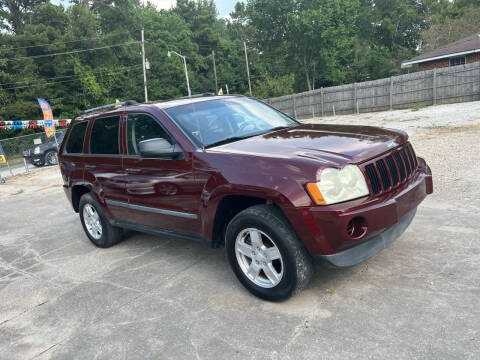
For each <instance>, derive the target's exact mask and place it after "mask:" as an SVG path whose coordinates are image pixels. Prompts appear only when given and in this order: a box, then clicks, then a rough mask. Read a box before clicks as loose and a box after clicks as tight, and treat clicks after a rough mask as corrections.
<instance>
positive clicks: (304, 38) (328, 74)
mask: <svg viewBox="0 0 480 360" xmlns="http://www.w3.org/2000/svg"><path fill="white" fill-rule="evenodd" d="M358 7H359V2H358V1H357V0H341V1H338V0H251V1H250V2H248V5H247V11H248V15H249V18H250V21H251V24H252V26H253V27H254V28H255V38H256V39H255V40H256V42H257V43H258V48H259V50H260V51H262V52H263V51H265V52H269V53H273V54H276V56H277V57H281V58H284V59H285V60H286V61H288V62H289V64H290V67H292V68H296V71H295V75H296V77H297V78H300V79H303V81H305V82H306V85H307V88H308V90H311V89H312V72H313V69H314V67H315V68H316V69H317V71H318V74H319V78H320V79H319V80H320V82H321V83H322V84H332V83H339V82H342V81H343V80H345V78H346V76H347V73H348V63H349V62H351V60H352V59H353V51H352V49H353V38H354V35H355V32H356V20H357V16H358Z"/></svg>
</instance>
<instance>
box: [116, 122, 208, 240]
mask: <svg viewBox="0 0 480 360" xmlns="http://www.w3.org/2000/svg"><path fill="white" fill-rule="evenodd" d="M153 138H163V139H165V140H167V141H168V142H170V143H171V144H174V143H175V139H173V137H172V136H171V135H170V134H169V133H168V132H167V131H166V130H165V129H164V127H163V126H162V125H161V124H160V122H159V121H158V120H157V119H155V118H154V117H152V116H151V115H149V114H143V113H137V114H128V116H127V120H126V150H127V155H125V157H124V161H123V167H124V170H125V182H126V187H125V188H126V193H127V195H128V201H129V207H130V210H131V211H132V212H134V213H135V215H134V216H133V217H132V218H131V219H130V222H133V223H136V224H141V225H146V226H150V227H155V228H157V229H165V230H170V231H175V232H179V233H185V234H190V235H197V234H199V233H200V221H199V216H198V215H199V207H200V196H201V189H199V187H198V184H197V183H196V182H195V178H194V175H193V170H192V157H191V154H189V153H187V152H184V154H183V155H182V156H180V157H179V158H177V159H159V158H144V157H142V156H141V155H140V152H139V143H140V141H142V140H148V139H153Z"/></svg>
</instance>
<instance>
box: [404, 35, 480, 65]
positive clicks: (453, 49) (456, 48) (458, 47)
mask: <svg viewBox="0 0 480 360" xmlns="http://www.w3.org/2000/svg"><path fill="white" fill-rule="evenodd" d="M475 52H480V33H476V34H473V35H471V36H468V37H466V38H463V39H460V40H457V41H455V42H453V43H450V44H448V45H445V46H442V47H440V48H438V49H435V50H433V51H429V52H426V53H424V54H422V55H419V56H417V57H414V58H413V59H410V60H407V61H404V62H403V63H402V68H403V67H409V66H411V65H413V64H418V63H422V62H426V61H432V60H438V59H445V58H450V57H453V56H460V55H466V54H471V53H475Z"/></svg>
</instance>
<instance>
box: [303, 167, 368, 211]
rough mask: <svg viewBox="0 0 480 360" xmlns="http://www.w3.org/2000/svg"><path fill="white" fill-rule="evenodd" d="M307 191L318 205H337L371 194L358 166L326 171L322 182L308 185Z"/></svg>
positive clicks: (327, 169)
mask: <svg viewBox="0 0 480 360" xmlns="http://www.w3.org/2000/svg"><path fill="white" fill-rule="evenodd" d="M307 190H308V192H309V193H310V195H311V196H312V198H313V200H314V201H315V203H316V204H317V205H330V204H336V203H339V202H343V201H347V200H353V199H357V198H360V197H363V196H367V195H368V194H369V191H368V187H367V183H366V181H365V177H364V176H363V174H362V172H361V171H360V169H359V168H358V166H356V165H346V166H345V167H344V168H343V169H335V168H326V169H324V170H323V171H322V172H321V174H320V181H318V182H316V183H309V184H307Z"/></svg>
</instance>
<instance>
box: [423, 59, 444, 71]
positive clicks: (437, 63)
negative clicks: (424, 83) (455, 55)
mask: <svg viewBox="0 0 480 360" xmlns="http://www.w3.org/2000/svg"><path fill="white" fill-rule="evenodd" d="M449 64H450V62H449V60H448V59H439V60H433V61H427V62H424V63H420V64H418V71H426V70H432V69H434V68H443V67H448V66H449Z"/></svg>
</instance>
